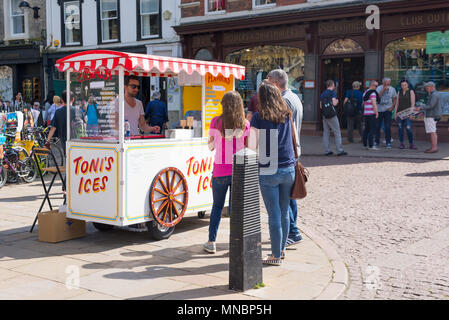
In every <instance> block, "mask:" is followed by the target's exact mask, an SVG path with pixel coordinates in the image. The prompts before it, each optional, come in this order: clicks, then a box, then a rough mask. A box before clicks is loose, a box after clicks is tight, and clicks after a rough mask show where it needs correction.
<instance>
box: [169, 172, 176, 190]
mask: <svg viewBox="0 0 449 320" xmlns="http://www.w3.org/2000/svg"><path fill="white" fill-rule="evenodd" d="M175 179H176V172H173V178H172V179H171V183H170V190H173V185H174V184H175ZM173 192H174V191H173Z"/></svg>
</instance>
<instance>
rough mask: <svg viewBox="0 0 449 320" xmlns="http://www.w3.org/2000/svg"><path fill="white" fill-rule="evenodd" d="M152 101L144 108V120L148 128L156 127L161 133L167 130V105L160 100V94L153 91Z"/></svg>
mask: <svg viewBox="0 0 449 320" xmlns="http://www.w3.org/2000/svg"><path fill="white" fill-rule="evenodd" d="M152 98H153V101H151V102H149V103H148V104H147V106H146V108H145V120H147V123H148V124H149V125H150V126H158V127H160V128H161V133H162V134H163V133H164V130H165V129H168V110H167V105H166V104H165V102H164V101H162V100H161V93H160V92H159V91H155V92H154V93H153V95H152Z"/></svg>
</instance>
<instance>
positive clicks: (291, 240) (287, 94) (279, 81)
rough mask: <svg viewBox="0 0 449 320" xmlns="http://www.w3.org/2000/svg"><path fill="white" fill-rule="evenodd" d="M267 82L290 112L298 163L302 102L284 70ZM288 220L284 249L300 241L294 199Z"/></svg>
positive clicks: (291, 202) (271, 76)
mask: <svg viewBox="0 0 449 320" xmlns="http://www.w3.org/2000/svg"><path fill="white" fill-rule="evenodd" d="M267 80H268V81H269V82H270V83H272V84H274V85H275V86H276V87H277V88H278V89H279V90H280V91H281V94H282V98H284V101H285V103H286V104H287V107H288V108H289V109H290V111H291V112H292V120H293V125H294V126H295V129H296V135H297V140H296V143H297V146H296V148H297V150H298V159H296V161H298V160H299V158H300V157H301V125H302V118H303V112H304V111H303V106H302V102H301V100H300V99H299V97H298V95H296V94H295V93H294V92H293V91H292V90H290V89H289V88H288V74H287V72H285V71H284V70H282V69H276V70H272V71H270V72H269V73H268V75H267ZM289 218H290V226H289V233H288V237H287V242H286V248H288V247H291V246H293V245H295V244H297V243H299V242H301V241H302V236H301V233H300V232H299V229H298V226H297V220H298V203H297V202H296V199H290V205H289Z"/></svg>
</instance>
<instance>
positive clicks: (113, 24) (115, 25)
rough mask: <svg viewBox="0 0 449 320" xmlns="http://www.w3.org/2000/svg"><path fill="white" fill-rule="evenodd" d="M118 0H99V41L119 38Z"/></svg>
mask: <svg viewBox="0 0 449 320" xmlns="http://www.w3.org/2000/svg"><path fill="white" fill-rule="evenodd" d="M118 2H119V0H100V23H101V26H100V28H101V42H114V41H118V40H119V34H120V21H119V5H120V4H119V3H118Z"/></svg>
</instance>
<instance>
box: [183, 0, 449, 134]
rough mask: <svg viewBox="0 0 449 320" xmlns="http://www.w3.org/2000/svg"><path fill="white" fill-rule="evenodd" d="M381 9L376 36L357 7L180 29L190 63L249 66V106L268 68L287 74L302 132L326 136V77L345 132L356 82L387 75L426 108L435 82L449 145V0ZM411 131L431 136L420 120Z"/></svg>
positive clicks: (243, 88) (242, 88) (245, 87)
mask: <svg viewBox="0 0 449 320" xmlns="http://www.w3.org/2000/svg"><path fill="white" fill-rule="evenodd" d="M378 5H379V7H380V12H381V20H380V23H381V24H380V29H372V30H369V29H368V28H367V27H366V19H367V17H368V15H366V14H365V9H366V7H365V6H364V5H360V4H356V5H350V4H348V5H347V6H346V7H344V6H339V7H335V8H331V7H330V5H329V6H328V7H325V8H323V9H321V10H318V9H314V10H298V11H297V12H294V11H292V12H286V13H277V14H271V15H270V14H266V16H257V17H256V18H254V17H253V18H251V19H248V18H245V19H243V18H242V19H233V20H229V21H226V19H222V20H220V21H214V22H213V23H209V24H204V23H203V24H200V23H197V24H194V23H190V24H188V25H187V24H186V25H183V24H181V26H179V27H176V28H175V29H176V31H177V32H178V34H180V35H181V38H182V43H183V55H184V56H185V57H188V58H194V57H196V56H197V55H198V56H199V55H201V56H205V55H210V56H211V57H212V60H214V61H223V62H229V63H236V64H240V65H243V66H245V67H246V76H245V80H244V81H240V82H239V83H238V84H237V87H236V89H237V90H238V91H239V92H240V93H241V95H242V98H243V99H244V101H245V106H247V104H248V102H249V99H250V98H251V96H252V95H254V94H255V92H256V90H257V87H258V85H259V84H260V82H261V81H262V80H263V79H264V78H265V77H266V74H267V73H268V72H269V71H270V70H272V69H275V68H281V69H284V70H285V71H286V72H287V73H288V74H289V78H290V79H289V87H290V89H292V90H293V91H294V92H295V93H297V94H298V95H299V97H300V98H301V100H302V101H303V106H304V118H303V121H304V124H305V125H304V126H303V131H304V133H305V134H319V133H320V131H321V130H322V121H321V114H320V109H319V96H320V94H321V93H322V92H323V91H324V90H325V83H326V81H327V80H329V79H332V80H334V81H335V83H336V88H337V95H338V98H339V103H340V104H339V118H340V123H341V126H342V128H345V127H346V116H345V115H344V113H343V111H342V110H343V101H344V97H345V93H346V91H347V90H349V89H351V88H352V83H353V82H355V81H358V82H360V83H362V88H361V90H365V89H366V88H367V86H368V85H369V82H370V81H371V80H378V81H381V80H382V79H383V78H384V77H389V78H391V79H392V85H393V86H394V87H395V88H396V89H399V86H400V85H399V84H400V81H401V80H403V79H406V80H408V81H409V82H410V84H411V86H412V87H413V89H414V90H415V91H416V93H417V96H418V99H419V100H420V101H422V102H425V101H426V96H427V95H426V93H425V91H424V89H423V83H424V82H427V81H434V82H435V83H436V84H437V90H438V91H439V92H440V93H441V97H442V101H443V114H444V116H443V117H442V120H441V121H440V122H439V123H438V127H439V129H438V132H439V134H440V141H449V134H448V131H447V124H446V122H445V120H446V119H447V118H448V117H449V27H448V26H449V2H447V1H439V0H438V1H432V3H431V4H429V3H423V2H422V1H417V0H410V1H392V2H389V3H383V2H382V3H379V4H378ZM414 132H415V136H416V138H418V139H426V138H427V136H426V134H425V131H424V126H423V122H422V119H420V118H418V119H416V120H415V125H414ZM393 134H396V127H395V124H393Z"/></svg>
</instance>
